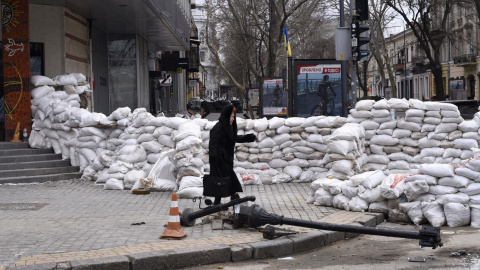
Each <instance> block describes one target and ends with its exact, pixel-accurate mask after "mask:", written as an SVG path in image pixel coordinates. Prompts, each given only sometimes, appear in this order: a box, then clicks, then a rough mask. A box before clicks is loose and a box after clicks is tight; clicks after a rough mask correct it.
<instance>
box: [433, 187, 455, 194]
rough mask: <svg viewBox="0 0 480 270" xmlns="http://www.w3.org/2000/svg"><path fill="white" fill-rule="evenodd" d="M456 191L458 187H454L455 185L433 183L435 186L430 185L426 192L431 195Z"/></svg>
mask: <svg viewBox="0 0 480 270" xmlns="http://www.w3.org/2000/svg"><path fill="white" fill-rule="evenodd" d="M457 191H458V188H455V187H449V186H442V185H435V186H430V189H429V190H428V193H430V194H433V195H445V194H453V193H457Z"/></svg>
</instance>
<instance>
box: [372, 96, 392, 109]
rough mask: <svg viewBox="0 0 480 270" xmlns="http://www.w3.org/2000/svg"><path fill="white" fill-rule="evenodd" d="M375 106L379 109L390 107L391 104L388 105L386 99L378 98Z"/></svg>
mask: <svg viewBox="0 0 480 270" xmlns="http://www.w3.org/2000/svg"><path fill="white" fill-rule="evenodd" d="M373 108H375V109H377V110H380V109H390V106H389V105H388V102H387V100H386V99H381V100H378V101H377V102H375V104H373Z"/></svg>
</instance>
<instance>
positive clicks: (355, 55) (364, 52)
mask: <svg viewBox="0 0 480 270" xmlns="http://www.w3.org/2000/svg"><path fill="white" fill-rule="evenodd" d="M351 29H352V30H351V31H352V60H354V61H359V60H360V59H361V58H363V57H367V56H368V55H369V53H370V48H369V46H368V43H369V42H370V35H369V32H368V31H369V30H370V26H368V24H360V23H359V22H358V21H355V22H353V23H352V28H351Z"/></svg>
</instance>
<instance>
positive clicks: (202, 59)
mask: <svg viewBox="0 0 480 270" xmlns="http://www.w3.org/2000/svg"><path fill="white" fill-rule="evenodd" d="M200 62H205V51H200Z"/></svg>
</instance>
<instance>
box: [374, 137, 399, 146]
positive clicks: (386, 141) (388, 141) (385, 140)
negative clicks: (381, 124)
mask: <svg viewBox="0 0 480 270" xmlns="http://www.w3.org/2000/svg"><path fill="white" fill-rule="evenodd" d="M398 142H399V141H398V139H397V138H392V137H391V136H388V135H376V136H373V138H371V139H370V144H376V145H382V146H389V145H396V144H398Z"/></svg>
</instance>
